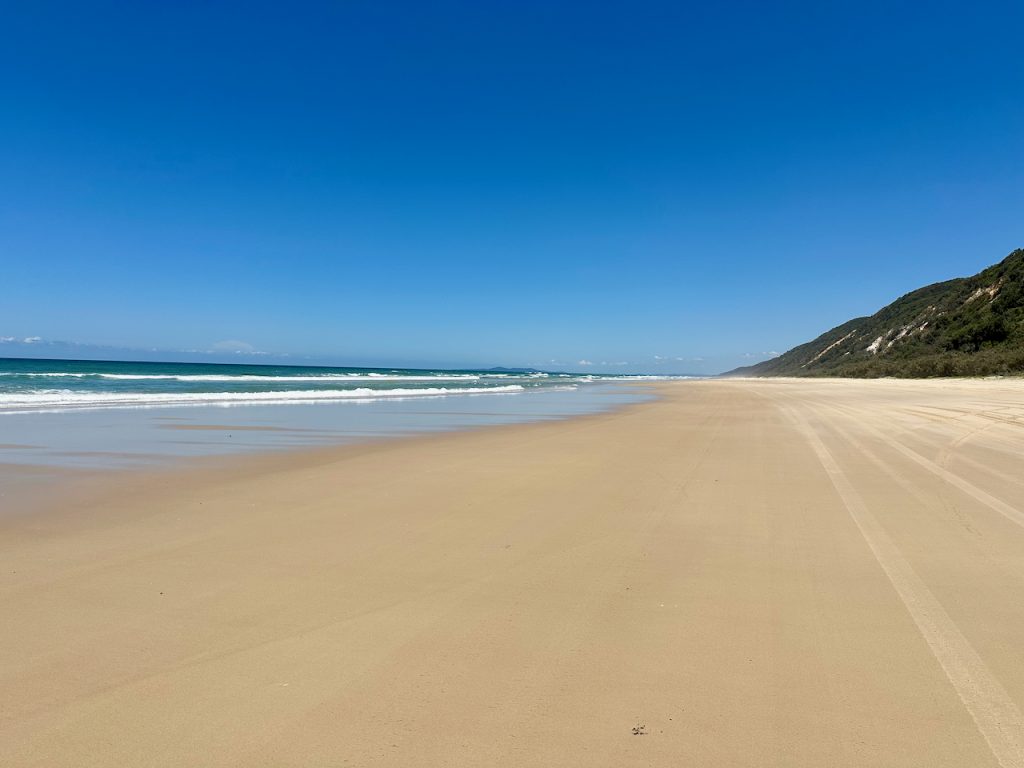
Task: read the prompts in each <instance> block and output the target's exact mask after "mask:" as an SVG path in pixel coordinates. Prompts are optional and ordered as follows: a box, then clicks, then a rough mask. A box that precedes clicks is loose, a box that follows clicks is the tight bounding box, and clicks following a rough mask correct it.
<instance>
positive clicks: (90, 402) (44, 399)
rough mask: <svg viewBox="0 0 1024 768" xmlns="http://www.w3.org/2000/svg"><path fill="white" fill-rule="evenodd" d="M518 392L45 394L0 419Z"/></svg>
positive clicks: (33, 395) (0, 400) (8, 406)
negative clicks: (76, 412)
mask: <svg viewBox="0 0 1024 768" xmlns="http://www.w3.org/2000/svg"><path fill="white" fill-rule="evenodd" d="M523 389H524V388H523V387H522V386H520V385H518V384H509V385H505V386H497V387H423V388H421V389H370V388H368V387H358V388H356V389H319V390H318V389H308V390H292V391H279V392H174V393H172V392H146V393H143V392H73V391H71V390H67V389H46V390H36V391H35V392H22V393H4V394H0V414H3V413H25V412H33V411H54V410H75V409H85V408H147V407H156V406H181V405H246V404H262V405H282V404H288V403H312V402H330V401H354V400H361V401H369V400H377V399H385V398H412V397H445V396H448V395H508V394H514V393H516V392H522V391H523Z"/></svg>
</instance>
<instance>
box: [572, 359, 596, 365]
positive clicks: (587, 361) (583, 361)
mask: <svg viewBox="0 0 1024 768" xmlns="http://www.w3.org/2000/svg"><path fill="white" fill-rule="evenodd" d="M576 365H593V363H592V362H590V361H589V360H580V361H579V362H578V363H576Z"/></svg>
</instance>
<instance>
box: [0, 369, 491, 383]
mask: <svg viewBox="0 0 1024 768" xmlns="http://www.w3.org/2000/svg"><path fill="white" fill-rule="evenodd" d="M0 376H25V377H32V378H35V377H40V378H74V379H84V378H95V379H110V380H115V381H228V382H231V381H296V382H298V381H322V382H331V381H360V380H362V381H366V380H371V381H479V380H480V379H483V378H496V379H498V378H508V377H507V376H504V375H501V374H476V373H445V374H438V375H415V374H412V375H405V374H390V373H320V374H314V375H301V374H300V375H295V376H260V375H252V374H240V375H237V376H230V375H223V374H171V373H167V374H159V373H99V372H96V373H67V372H65V373H58V372H52V373H51V372H36V371H33V372H31V373H15V372H5V373H0Z"/></svg>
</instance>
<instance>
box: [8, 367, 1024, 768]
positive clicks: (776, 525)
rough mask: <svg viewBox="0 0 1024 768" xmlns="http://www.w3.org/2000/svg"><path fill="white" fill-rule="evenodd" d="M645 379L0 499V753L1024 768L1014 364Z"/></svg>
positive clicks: (16, 761) (49, 758)
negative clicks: (524, 409)
mask: <svg viewBox="0 0 1024 768" xmlns="http://www.w3.org/2000/svg"><path fill="white" fill-rule="evenodd" d="M655 389H656V391H657V392H658V393H659V395H660V399H658V400H657V401H655V402H649V403H643V404H638V405H630V406H627V407H624V408H621V409H619V410H616V411H613V412H609V413H603V414H597V415H591V416H584V417H579V418H573V419H568V420H564V421H558V422H550V423H541V424H530V425H514V426H499V427H493V428H486V429H481V430H477V431H469V432H461V433H451V434H441V435H432V436H426V437H416V438H411V439H407V440H397V441H391V442H379V443H373V444H369V445H363V446H347V447H342V448H334V449H323V448H321V449H315V450H308V451H298V452H291V453H284V454H274V455H269V456H255V457H246V458H244V459H238V460H230V461H228V460H218V461H215V462H211V464H210V466H208V467H203V468H198V469H189V470H187V471H165V472H152V473H143V472H134V473H131V472H122V473H114V474H111V475H110V476H109V477H108V478H107V479H104V478H103V476H101V475H96V476H90V477H89V478H86V479H84V480H82V479H80V480H78V481H76V483H84V485H77V484H76V485H75V486H73V487H76V488H80V490H76V491H75V492H65V493H63V494H60V495H57V496H56V497H54V498H51V499H50V500H49V501H48V502H47V504H46V507H47V508H44V509H39V510H36V511H33V512H32V513H31V514H12V515H4V516H3V518H0V563H2V579H0V606H2V608H0V611H2V617H3V620H2V621H0V765H4V766H17V767H19V768H21V767H28V766H40V767H42V766H46V767H47V768H52V767H54V766H68V767H71V766H74V767H75V768H85V767H87V766H118V767H123V766H141V765H145V766H174V767H175V768H180V767H181V766H238V767H240V768H241V767H249V766H303V767H304V768H308V767H310V766H490V765H502V766H560V765H564V766H590V765H593V766H690V765H692V766H787V767H792V766H808V767H810V766H814V767H815V768H820V767H821V766H858V767H863V766H886V767H888V768H891V767H892V766H930V767H935V766H957V767H958V768H963V767H964V766H971V767H972V768H975V767H982V766H999V765H1001V766H1004V767H1006V768H1016V767H1018V766H1024V746H1022V745H1024V731H1022V724H1024V719H1022V716H1021V708H1022V707H1024V664H1022V663H1021V659H1022V649H1024V607H1022V606H1024V601H1022V599H1021V598H1022V596H1024V471H1022V469H1024V467H1022V457H1024V429H1022V425H1024V381H1020V380H985V381H983V380H970V381H926V382H912V381H836V380H833V381H827V380H822V381H793V380H775V381H744V380H723V381H692V382H674V383H670V384H660V385H657V386H656V387H655ZM110 478H114V479H113V480H111V479H110Z"/></svg>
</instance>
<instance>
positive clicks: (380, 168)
mask: <svg viewBox="0 0 1024 768" xmlns="http://www.w3.org/2000/svg"><path fill="white" fill-rule="evenodd" d="M18 5H19V6H20V7H15V4H13V3H8V4H5V5H4V7H3V9H2V10H0V88H2V98H0V267H2V270H3V271H2V274H3V278H4V287H3V301H2V302H0V337H13V338H15V339H24V338H26V337H41V338H42V339H48V340H54V339H58V340H66V341H72V342H78V343H83V344H96V345H107V346H110V347H115V348H119V347H124V348H134V349H152V348H156V349H158V350H168V351H172V350H215V351H216V355H213V356H214V357H217V356H219V355H221V354H223V355H224V356H225V357H227V358H231V357H232V355H235V353H234V351H233V350H234V349H241V350H243V351H244V350H257V351H260V352H269V353H279V354H280V353H287V354H289V355H291V356H293V358H296V359H303V360H305V359H315V360H318V361H322V362H333V363H340V364H345V363H352V364H358V363H365V364H422V365H450V366H474V365H488V366H489V365H499V364H503V365H534V366H539V367H560V368H573V369H575V368H580V367H586V368H588V369H591V370H616V371H624V370H636V371H666V372H668V371H677V372H679V371H698V372H714V371H719V370H724V369H727V368H731V367H733V366H735V365H739V364H742V363H745V362H750V361H751V360H754V359H761V358H762V357H763V356H764V355H766V354H768V353H770V352H772V351H776V350H777V351H782V350H784V349H786V348H788V347H790V346H792V345H794V344H797V343H800V342H803V341H806V340H808V339H809V338H811V337H813V336H815V335H816V334H818V333H819V332H821V331H823V330H825V329H827V328H829V327H831V326H833V325H836V324H838V323H840V322H842V321H845V320H847V319H848V318H850V317H853V316H856V315H860V314H866V313H870V312H873V311H874V310H875V309H877V308H878V307H880V306H881V305H883V304H885V303H887V302H888V301H890V300H892V299H893V298H895V297H896V296H898V295H900V294H901V293H903V292H906V291H907V290H910V289H913V288H916V287H918V286H920V285H922V284H925V283H929V282H933V281H936V280H941V279H946V278H949V277H953V276H957V275H964V274H971V273H974V272H976V271H978V270H979V269H981V268H982V267H984V266H986V265H988V264H990V263H993V262H995V261H998V260H999V259H1001V258H1002V257H1003V256H1005V255H1006V253H1008V252H1009V251H1010V250H1012V249H1013V248H1015V247H1020V246H1022V245H1024V64H1022V63H1021V57H1020V39H1021V35H1022V32H1024V6H1022V5H1021V4H1020V3H1019V2H1006V3H986V2H980V3H973V4H966V3H944V2H929V3H924V2H915V3H905V2H904V3H901V2H891V1H890V2H884V3H882V2H871V1H870V0H869V1H868V2H856V3H854V2H843V3H829V2H806V3H786V2H778V3H764V2H732V3H708V2H702V3H685V2H671V3H658V2H635V1H634V2H628V3H626V2H621V3H617V2H605V3H583V2H579V3H576V2H561V3H552V2H531V1H529V0H517V2H510V3H489V2H485V3H481V2H445V1H444V0H439V1H433V2H429V3H423V2H354V1H353V2H331V3H322V4H318V3H298V4H282V3H260V2H247V3H244V4H243V3H237V4H232V3H187V2H182V3H145V2H143V3H116V4H115V3H104V2H100V1H97V2H92V3H68V4H59V3H47V2H45V1H41V2H34V3H22V4H18ZM217 345H220V348H219V349H218V348H217ZM32 347H33V345H25V344H20V343H19V344H14V343H7V344H5V345H3V347H2V349H0V351H3V350H29V349H30V348H32ZM35 348H38V346H36V347H35ZM237 356H238V355H235V357H237ZM242 356H244V355H242ZM581 361H587V362H589V363H593V364H594V365H592V366H583V364H582V363H581ZM602 363H607V364H613V363H615V364H621V363H624V364H625V365H606V366H602V365H601V364H602Z"/></svg>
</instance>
